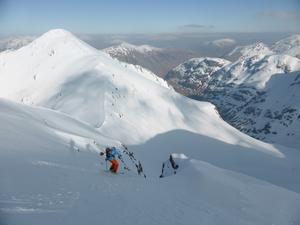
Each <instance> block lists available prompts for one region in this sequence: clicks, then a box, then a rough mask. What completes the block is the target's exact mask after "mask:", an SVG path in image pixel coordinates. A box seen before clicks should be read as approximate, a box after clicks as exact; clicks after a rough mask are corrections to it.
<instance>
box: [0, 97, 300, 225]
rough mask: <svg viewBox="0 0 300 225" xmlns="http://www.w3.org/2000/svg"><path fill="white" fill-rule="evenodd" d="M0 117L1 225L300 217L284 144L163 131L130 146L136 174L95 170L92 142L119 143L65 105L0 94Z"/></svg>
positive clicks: (227, 224)
mask: <svg viewBox="0 0 300 225" xmlns="http://www.w3.org/2000/svg"><path fill="white" fill-rule="evenodd" d="M216 122H217V121H216ZM0 123H1V133H0V141H1V151H0V176H1V179H0V219H1V223H3V224H6V225H10V224H14V225H18V224H31V225H35V224H41V223H42V224H45V225H47V224H49V225H50V224H60V223H63V224H65V225H68V224H70V225H71V224H72V225H77V224H85V223H89V224H96V223H99V221H101V224H108V223H109V224H113V225H114V224H125V225H127V224H130V225H132V224H147V225H151V224H159V225H160V224H170V223H171V224H175V223H177V224H220V223H222V224H224V225H231V224H234V223H238V224H253V223H255V224H258V225H260V224H261V225H264V224H272V223H280V224H281V225H290V224H297V223H298V222H299V217H298V216H299V209H300V194H299V193H300V186H299V183H298V182H296V181H297V178H298V177H297V175H298V171H299V170H300V168H299V166H300V163H299V158H300V157H299V152H297V151H295V150H292V149H286V148H283V147H280V148H278V147H276V150H275V148H274V147H272V146H271V145H267V144H264V145H262V146H261V147H262V148H264V149H265V151H261V149H259V148H258V147H257V148H256V149H253V148H251V145H249V146H248V147H242V146H240V145H236V144H239V143H238V141H237V143H236V144H226V143H225V142H223V141H218V140H217V139H215V138H212V137H208V136H205V135H197V134H192V133H188V132H186V131H172V132H170V133H165V134H161V135H159V136H157V137H155V138H154V139H152V140H149V141H148V142H147V143H144V144H141V145H136V146H129V149H130V150H131V151H133V152H134V153H135V154H136V157H137V158H138V160H140V161H141V162H142V163H143V166H144V171H145V173H146V174H147V178H146V179H144V178H143V177H141V176H138V175H136V173H135V172H134V171H133V170H132V171H129V172H127V171H126V173H125V174H120V175H118V176H116V175H110V174H108V173H107V172H104V168H105V162H104V160H103V159H100V161H99V155H98V154H97V152H98V151H99V150H100V149H103V147H104V146H105V145H112V144H116V145H119V144H120V143H118V142H117V141H113V140H111V139H108V138H105V137H103V135H101V134H100V133H99V132H98V131H97V130H96V129H95V128H93V127H91V126H89V125H86V124H84V123H82V122H80V121H78V120H75V119H73V118H71V117H69V116H67V115H65V114H61V113H58V112H55V111H52V110H47V109H41V108H32V107H31V106H24V105H20V104H15V103H11V102H8V101H4V100H0ZM203 125H205V124H203ZM206 129H208V127H206ZM209 129H214V130H215V131H216V130H219V126H216V127H215V124H214V123H211V124H210V127H209ZM234 132H235V133H236V134H237V133H238V131H236V130H235V131H234ZM240 141H242V142H243V139H240ZM253 142H257V141H255V140H253ZM172 152H175V153H176V152H177V153H180V154H176V155H175V160H176V162H177V163H178V164H179V170H178V172H177V174H176V175H175V176H170V177H166V178H163V179H160V178H158V176H159V172H160V166H161V162H162V161H164V160H165V158H167V157H168V155H169V154H170V153H172ZM123 157H124V159H125V160H127V161H126V162H127V163H130V161H129V160H128V159H127V158H126V156H123ZM121 171H122V168H121ZM112 209H114V210H112ZM116 212H118V213H117V214H116ZM174 215H177V216H175V217H174ZM112 218H113V219H112Z"/></svg>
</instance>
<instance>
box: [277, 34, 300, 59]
mask: <svg viewBox="0 0 300 225" xmlns="http://www.w3.org/2000/svg"><path fill="white" fill-rule="evenodd" d="M272 50H273V51H274V52H276V53H277V54H286V55H291V56H295V57H297V58H300V35H292V36H290V37H287V38H285V39H283V40H280V41H278V42H276V43H275V44H274V45H273V46H272Z"/></svg>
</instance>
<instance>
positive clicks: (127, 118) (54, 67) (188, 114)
mask: <svg viewBox="0 0 300 225" xmlns="http://www.w3.org/2000/svg"><path fill="white" fill-rule="evenodd" d="M15 62H18V66H17V67H16V66H15ZM0 65H1V66H0V73H1V74H2V76H1V77H0V97H2V98H6V99H10V100H14V101H18V102H23V103H25V104H29V105H35V106H43V107H47V108H51V109H54V110H58V111H60V112H64V113H67V114H69V115H71V116H73V117H75V118H77V119H80V120H82V121H84V122H86V123H88V124H91V125H92V126H94V127H96V128H98V130H99V131H100V132H102V133H103V134H106V135H108V136H110V137H114V138H115V139H118V140H120V141H123V142H126V143H140V142H143V141H145V140H147V139H149V138H151V137H153V136H155V135H157V134H159V133H163V132H166V131H170V130H173V129H186V130H189V131H194V132H198V133H203V134H207V135H209V134H211V135H214V136H216V137H218V138H220V139H222V140H224V141H228V142H231V141H234V140H235V138H236V135H235V134H232V130H231V129H232V128H231V127H230V126H228V125H227V124H226V123H224V122H223V121H220V122H221V123H223V126H222V127H223V128H220V130H222V129H224V132H222V133H221V132H220V133H219V134H215V131H214V130H209V129H206V130H203V125H204V124H207V126H208V125H209V124H210V123H211V122H212V120H215V119H218V118H219V117H218V114H217V112H216V111H215V109H214V106H213V105H211V104H208V103H197V102H194V101H192V100H189V99H187V98H184V97H182V96H180V95H179V94H177V93H175V92H174V91H173V89H170V88H168V86H167V85H166V83H165V82H164V81H162V80H161V79H160V78H158V77H154V75H153V74H151V73H149V72H148V71H146V70H138V69H137V67H135V66H129V65H128V66H126V64H124V63H120V62H119V61H117V60H114V59H112V58H111V57H110V56H108V55H107V54H105V53H103V52H100V51H97V50H95V49H93V48H91V47H90V46H88V45H87V44H85V43H83V42H82V41H80V40H79V39H77V38H76V37H75V36H73V35H72V34H70V33H69V32H67V31H64V30H52V31H50V32H48V33H46V34H44V35H43V36H42V37H40V38H38V39H37V40H35V41H34V42H32V43H31V44H29V45H28V46H25V47H23V48H21V49H19V50H17V51H15V52H8V53H2V54H0ZM218 120H219V119H218ZM226 130H228V132H227V131H226ZM245 137H246V136H245ZM249 142H252V140H250V139H248V138H245V143H249Z"/></svg>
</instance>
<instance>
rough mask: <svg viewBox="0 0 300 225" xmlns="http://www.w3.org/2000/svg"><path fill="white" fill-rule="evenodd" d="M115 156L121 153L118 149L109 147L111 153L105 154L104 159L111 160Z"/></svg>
mask: <svg viewBox="0 0 300 225" xmlns="http://www.w3.org/2000/svg"><path fill="white" fill-rule="evenodd" d="M117 156H121V153H120V151H119V150H118V149H116V148H115V147H112V148H111V154H110V155H109V156H107V155H106V159H105V160H109V161H111V160H113V159H115V158H116V157H117Z"/></svg>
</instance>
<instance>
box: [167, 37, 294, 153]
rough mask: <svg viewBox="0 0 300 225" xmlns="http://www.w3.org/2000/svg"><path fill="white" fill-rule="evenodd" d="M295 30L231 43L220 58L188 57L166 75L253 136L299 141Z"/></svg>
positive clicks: (178, 87)
mask: <svg viewBox="0 0 300 225" xmlns="http://www.w3.org/2000/svg"><path fill="white" fill-rule="evenodd" d="M299 56H300V35H293V36H291V37H288V38H286V39H283V40H280V41H278V42H276V43H274V44H273V45H272V46H271V47H268V46H267V45H265V44H264V43H256V44H253V45H248V46H240V47H236V48H235V49H234V50H233V51H232V52H230V53H229V54H228V55H227V57H226V58H228V59H231V60H234V61H233V62H231V63H230V62H229V61H227V60H224V59H220V58H198V59H190V60H188V61H186V62H184V63H183V64H181V65H179V66H177V67H175V68H174V69H172V70H171V71H170V72H169V73H168V74H167V75H166V79H167V81H168V82H169V83H170V84H171V85H172V86H173V87H174V88H175V89H176V90H177V91H179V92H181V93H183V94H185V95H187V96H190V97H192V98H195V99H199V100H205V101H210V102H212V103H213V104H215V105H216V106H217V107H218V110H219V112H220V114H221V116H222V117H223V118H224V119H225V120H226V121H227V122H229V123H230V124H231V125H233V126H235V127H236V128H238V129H239V130H241V131H243V132H245V133H247V134H249V135H250V136H252V137H255V138H257V139H261V140H265V141H268V142H277V143H280V144H283V145H287V146H292V147H296V148H299V146H300V141H299V140H300V101H299V99H300V59H299Z"/></svg>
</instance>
